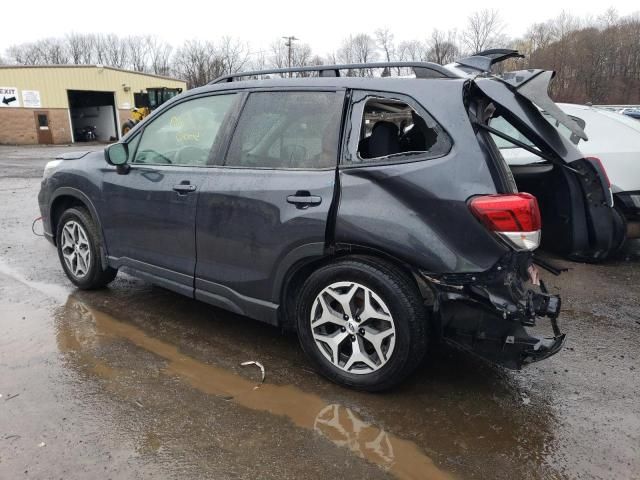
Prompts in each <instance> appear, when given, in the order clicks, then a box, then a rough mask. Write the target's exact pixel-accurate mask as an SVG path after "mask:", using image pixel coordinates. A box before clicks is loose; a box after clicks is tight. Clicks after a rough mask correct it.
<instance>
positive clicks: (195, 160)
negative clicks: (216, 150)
mask: <svg viewBox="0 0 640 480" xmlns="http://www.w3.org/2000/svg"><path fill="white" fill-rule="evenodd" d="M174 160H175V163H177V164H178V165H204V164H205V163H206V162H207V154H206V151H205V149H203V148H199V147H194V146H187V147H183V148H181V149H180V150H178V151H177V152H176V155H175V158H174Z"/></svg>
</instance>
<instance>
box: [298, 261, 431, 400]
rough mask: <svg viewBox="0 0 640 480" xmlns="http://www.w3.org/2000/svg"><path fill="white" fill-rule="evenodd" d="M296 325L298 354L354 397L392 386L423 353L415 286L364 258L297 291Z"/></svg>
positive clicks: (320, 273) (340, 264)
mask: <svg viewBox="0 0 640 480" xmlns="http://www.w3.org/2000/svg"><path fill="white" fill-rule="evenodd" d="M296 322H297V330H298V337H299V339H300V344H301V346H302V349H303V350H304V352H305V354H306V355H307V356H308V357H309V359H310V360H311V361H312V363H313V365H314V366H315V367H316V368H317V370H318V371H319V372H320V373H321V374H322V375H324V376H325V377H327V378H329V379H330V380H332V381H334V382H336V383H339V384H341V385H345V386H348V387H351V388H355V389H360V390H367V391H379V390H386V389H389V388H391V387H393V386H395V385H397V384H398V383H400V382H401V381H402V380H404V379H405V378H406V377H407V375H409V374H410V373H411V372H412V371H413V370H415V368H416V367H417V366H418V365H419V364H420V362H421V360H422V358H423V356H424V354H425V352H426V349H427V318H426V311H425V307H424V305H423V303H422V298H421V295H420V292H419V290H418V288H417V287H416V285H415V283H413V281H412V280H411V279H410V278H409V277H408V276H407V275H405V274H404V272H402V271H400V270H399V269H397V268H395V267H394V266H391V265H387V264H386V263H383V262H380V261H377V260H376V261H374V260H372V259H369V258H367V257H363V258H360V257H358V258H354V259H345V260H340V261H337V262H335V263H332V264H330V265H327V266H324V267H321V268H320V269H318V270H317V271H315V272H314V273H313V274H312V275H311V276H310V277H309V278H308V279H307V281H306V282H305V283H304V285H303V286H302V289H301V291H300V295H299V300H298V303H297V308H296Z"/></svg>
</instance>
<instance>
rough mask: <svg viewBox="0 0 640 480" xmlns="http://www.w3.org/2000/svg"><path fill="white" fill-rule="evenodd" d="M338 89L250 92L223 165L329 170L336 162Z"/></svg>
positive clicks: (339, 103)
mask: <svg viewBox="0 0 640 480" xmlns="http://www.w3.org/2000/svg"><path fill="white" fill-rule="evenodd" d="M343 98H344V95H343V94H342V93H341V92H255V93H252V94H251V95H249V98H248V99H247V103H246V104H245V106H244V108H243V110H242V114H241V116H240V120H239V121H238V125H237V127H236V131H235V133H234V135H233V140H232V141H231V145H230V147H229V152H228V153H227V158H226V162H225V165H229V166H239V167H248V168H331V167H335V166H336V164H337V161H338V141H339V138H340V125H341V119H342V104H343Z"/></svg>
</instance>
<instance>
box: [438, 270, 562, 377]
mask: <svg viewBox="0 0 640 480" xmlns="http://www.w3.org/2000/svg"><path fill="white" fill-rule="evenodd" d="M429 280H431V281H433V280H434V278H432V277H429ZM451 280H452V279H451V278H449V279H438V282H437V283H435V291H436V301H435V305H434V313H435V315H436V319H437V320H438V321H437V322H436V324H437V326H438V328H439V330H440V331H439V333H440V337H441V339H442V340H443V341H445V342H446V343H448V344H451V345H453V346H455V347H458V348H462V349H464V350H467V351H470V352H472V353H474V354H476V355H479V356H481V357H483V358H485V359H487V360H489V361H491V362H494V363H497V364H500V365H503V366H505V367H507V368H511V369H520V368H522V367H523V366H525V365H528V364H530V363H534V362H539V361H540V360H544V359H546V358H549V357H551V356H552V355H555V354H556V353H558V352H559V351H560V350H561V349H562V347H563V345H564V343H565V341H566V334H564V333H562V332H561V330H560V327H559V324H558V316H559V314H560V309H561V300H560V297H559V296H557V295H551V294H549V293H548V292H547V290H546V288H545V286H544V283H543V282H540V287H539V288H537V287H535V286H533V285H528V286H525V285H524V282H522V280H521V275H520V276H519V275H518V274H517V272H515V271H514V270H513V269H511V270H509V269H508V268H505V265H501V266H500V268H499V269H496V271H495V272H494V274H493V275H489V276H486V277H480V276H478V275H475V276H473V277H472V278H470V279H469V281H466V280H465V279H463V278H460V277H458V278H455V279H454V280H455V281H456V282H457V283H451ZM543 322H545V323H546V322H549V323H548V324H547V326H548V327H550V329H549V328H547V330H550V334H549V335H538V334H535V333H533V327H535V326H536V325H540V324H542V323H543Z"/></svg>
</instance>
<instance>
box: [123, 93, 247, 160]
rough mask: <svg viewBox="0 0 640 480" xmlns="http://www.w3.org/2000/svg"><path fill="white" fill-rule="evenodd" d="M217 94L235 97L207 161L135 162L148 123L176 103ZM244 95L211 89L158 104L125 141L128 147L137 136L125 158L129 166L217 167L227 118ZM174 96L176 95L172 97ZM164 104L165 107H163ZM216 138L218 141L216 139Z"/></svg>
mask: <svg viewBox="0 0 640 480" xmlns="http://www.w3.org/2000/svg"><path fill="white" fill-rule="evenodd" d="M219 95H236V96H237V98H236V99H235V102H234V103H232V105H231V106H230V108H229V110H228V111H227V112H226V113H225V115H224V119H223V121H222V125H221V128H220V129H219V130H218V135H217V137H216V138H215V139H214V141H213V144H212V145H211V148H210V149H209V153H208V155H207V161H206V163H204V164H203V165H181V164H180V165H179V164H176V163H135V162H134V161H133V160H135V156H136V154H137V153H138V147H139V146H140V143H141V141H142V135H144V132H145V131H146V130H147V128H148V127H149V125H152V124H153V122H155V121H156V120H157V119H158V118H160V117H162V116H164V114H165V113H167V112H169V111H171V110H172V109H173V108H175V107H177V106H178V105H182V104H184V103H187V102H190V101H194V100H199V99H201V98H208V97H217V96H219ZM243 97H246V94H244V93H243V92H242V91H239V90H235V89H233V90H219V91H212V92H203V93H200V94H196V95H189V96H187V97H185V98H182V99H180V100H178V101H171V100H169V102H167V103H165V104H163V105H161V106H160V108H159V109H157V110H155V111H154V112H153V113H152V114H151V116H149V117H147V119H144V120H143V122H145V124H144V125H142V126H141V128H140V129H138V131H136V132H135V134H134V135H133V136H132V137H131V138H129V139H127V141H126V142H125V143H126V145H127V147H129V145H131V144H132V143H133V142H135V141H136V138H138V137H139V141H137V143H136V148H135V151H134V152H131V151H129V158H130V160H127V164H128V165H129V166H130V167H131V168H134V167H151V168H158V167H186V168H212V167H218V166H220V165H216V164H214V161H215V158H216V157H218V155H216V154H217V153H220V150H221V148H220V147H221V146H222V145H224V144H225V143H226V141H227V140H228V138H227V136H228V134H229V132H228V127H227V124H228V123H229V122H228V120H233V115H234V114H235V113H236V112H237V111H238V107H239V106H240V105H242V104H243V102H244V100H245V99H244V98H243ZM173 98H176V97H173ZM165 105H166V107H165ZM216 140H218V141H216ZM218 158H219V157H218Z"/></svg>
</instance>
